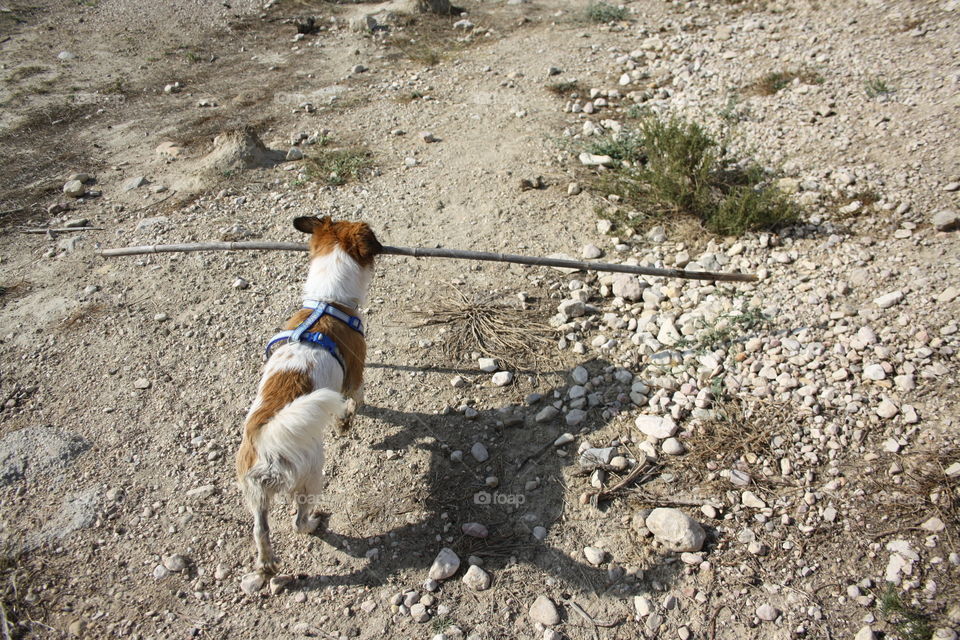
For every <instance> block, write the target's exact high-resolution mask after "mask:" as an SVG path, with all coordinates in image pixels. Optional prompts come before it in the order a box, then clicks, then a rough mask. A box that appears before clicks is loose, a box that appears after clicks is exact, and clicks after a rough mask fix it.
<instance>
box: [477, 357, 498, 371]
mask: <svg viewBox="0 0 960 640" xmlns="http://www.w3.org/2000/svg"><path fill="white" fill-rule="evenodd" d="M477 367H479V368H480V371H483V372H484V373H494V372H495V371H496V370H497V369H499V366H498V365H497V360H496V358H479V359H478V360H477Z"/></svg>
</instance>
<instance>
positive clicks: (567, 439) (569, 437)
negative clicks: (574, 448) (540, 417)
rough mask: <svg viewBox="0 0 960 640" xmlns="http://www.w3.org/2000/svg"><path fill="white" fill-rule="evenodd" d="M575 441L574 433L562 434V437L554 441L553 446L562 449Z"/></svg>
mask: <svg viewBox="0 0 960 640" xmlns="http://www.w3.org/2000/svg"><path fill="white" fill-rule="evenodd" d="M573 440H574V436H573V434H572V433H562V434H560V436H558V437H557V439H556V440H554V441H553V446H555V447H562V446H563V445H565V444H570V443H571V442H573Z"/></svg>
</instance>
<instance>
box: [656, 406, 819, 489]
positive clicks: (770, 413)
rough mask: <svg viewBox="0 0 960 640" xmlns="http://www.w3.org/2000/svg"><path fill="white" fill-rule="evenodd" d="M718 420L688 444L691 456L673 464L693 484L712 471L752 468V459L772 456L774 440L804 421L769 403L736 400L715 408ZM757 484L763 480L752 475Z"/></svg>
mask: <svg viewBox="0 0 960 640" xmlns="http://www.w3.org/2000/svg"><path fill="white" fill-rule="evenodd" d="M716 416H717V417H716V418H714V419H713V420H710V421H707V422H703V423H702V424H701V425H700V426H699V428H697V430H696V431H695V432H694V434H693V436H692V437H690V438H688V439H687V440H686V441H685V444H686V446H687V451H688V453H686V454H684V455H682V456H679V457H677V458H675V459H674V460H672V461H671V462H670V467H671V468H673V469H677V470H680V471H682V472H683V473H684V475H685V476H687V477H690V478H691V480H692V481H695V482H701V481H702V479H703V478H704V476H706V475H707V474H708V473H709V472H711V471H719V470H721V469H729V468H731V467H733V466H734V465H737V464H750V463H749V459H750V458H751V457H752V456H758V457H760V456H765V455H768V454H771V452H772V449H773V447H772V440H773V438H774V437H775V436H777V435H782V434H785V433H788V432H790V431H791V430H793V429H794V428H795V426H796V425H797V424H798V423H799V422H800V421H801V420H802V419H803V416H802V415H800V414H798V413H797V411H796V410H795V409H791V408H790V407H789V406H787V405H785V404H780V403H775V402H770V401H748V400H744V399H740V398H734V399H731V400H728V401H726V402H724V403H722V404H720V405H719V406H718V407H717V408H716ZM751 476H752V477H753V478H754V480H758V479H762V477H763V476H762V475H761V474H759V473H752V474H751Z"/></svg>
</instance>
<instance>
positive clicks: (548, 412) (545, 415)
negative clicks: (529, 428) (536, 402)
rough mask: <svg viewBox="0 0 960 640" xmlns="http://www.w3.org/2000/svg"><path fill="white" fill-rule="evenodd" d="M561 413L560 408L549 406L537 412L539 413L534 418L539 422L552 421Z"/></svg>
mask: <svg viewBox="0 0 960 640" xmlns="http://www.w3.org/2000/svg"><path fill="white" fill-rule="evenodd" d="M558 415H560V410H559V409H557V408H556V407H554V406H547V407H544V408H543V409H541V410H540V411H538V412H537V415H536V416H535V417H534V418H533V419H534V420H535V421H536V422H538V423H541V424H542V423H544V422H550V421H551V420H553V419H554V418H556V417H557V416H558Z"/></svg>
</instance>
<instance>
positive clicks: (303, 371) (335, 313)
mask: <svg viewBox="0 0 960 640" xmlns="http://www.w3.org/2000/svg"><path fill="white" fill-rule="evenodd" d="M293 226H294V228H296V229H297V230H298V231H301V232H303V233H307V234H310V267H309V271H308V274H307V281H306V284H305V285H304V288H303V294H304V304H303V309H301V310H300V311H298V312H297V313H295V314H293V316H291V317H290V319H289V320H287V322H286V324H285V325H284V331H282V332H280V333H278V334H277V335H275V336H274V337H273V338H272V339H271V340H270V341H269V343H268V345H267V354H266V357H267V362H266V365H265V366H264V371H263V376H262V377H261V379H260V385H259V388H258V390H257V396H256V399H255V400H254V402H253V405H252V406H251V407H250V411H249V412H248V413H247V417H246V420H245V422H244V426H243V439H242V441H241V443H240V448H239V450H238V451H237V479H238V482H239V485H240V490H241V492H242V493H243V497H244V500H245V502H246V504H247V507H248V508H249V509H250V511H251V512H252V514H253V539H254V543H255V545H256V550H257V559H256V563H255V565H254V568H255V570H256V571H257V572H259V573H261V574H263V575H272V574H274V573H276V572H277V559H276V556H275V555H274V552H273V547H272V545H271V544H270V525H269V522H268V518H267V512H268V510H269V508H270V501H271V499H272V498H273V496H274V495H275V494H277V493H279V492H285V493H287V494H289V495H290V496H291V498H292V499H293V501H294V503H295V504H296V508H297V511H296V516H294V521H293V523H294V527H295V529H296V530H297V531H298V532H300V533H304V534H310V533H313V532H314V531H315V530H316V529H317V527H318V526H319V524H320V520H321V517H320V514H319V513H318V512H316V511H315V510H314V507H315V505H316V504H317V500H318V496H319V494H320V492H321V490H322V489H323V484H324V480H323V475H322V470H323V440H324V436H325V434H326V433H327V432H328V431H329V430H330V428H331V427H332V428H334V429H335V430H336V431H337V432H338V433H339V434H341V435H342V434H343V433H345V432H346V431H347V430H348V429H349V427H350V423H351V419H352V418H353V415H354V413H355V412H356V411H357V409H358V408H359V407H360V405H361V404H362V403H363V367H364V361H365V358H366V351H367V348H366V342H365V339H364V332H363V320H362V319H361V317H360V312H359V308H360V307H361V306H363V305H364V304H365V302H366V297H367V289H368V287H369V285H370V281H371V279H372V278H373V263H374V258H375V257H376V256H377V255H378V254H379V253H380V252H381V250H382V246H381V245H380V243H379V242H378V241H377V238H376V236H375V235H374V233H373V231H372V230H371V229H370V226H369V225H367V224H366V223H364V222H347V221H334V220H331V219H330V217H329V216H327V217H323V218H317V217H301V218H296V219H294V221H293Z"/></svg>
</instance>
